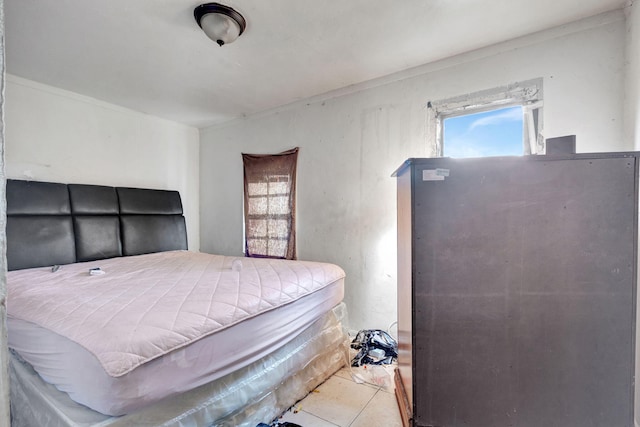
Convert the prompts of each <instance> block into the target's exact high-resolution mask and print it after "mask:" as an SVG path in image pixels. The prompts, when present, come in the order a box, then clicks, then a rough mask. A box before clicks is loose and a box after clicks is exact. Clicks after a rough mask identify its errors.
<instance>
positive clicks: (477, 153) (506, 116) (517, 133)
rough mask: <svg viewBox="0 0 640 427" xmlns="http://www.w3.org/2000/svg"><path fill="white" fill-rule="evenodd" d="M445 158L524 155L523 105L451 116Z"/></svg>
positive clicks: (445, 132) (445, 135) (445, 131)
mask: <svg viewBox="0 0 640 427" xmlns="http://www.w3.org/2000/svg"><path fill="white" fill-rule="evenodd" d="M443 122H444V123H443V142H442V148H443V155H444V156H445V157H488V156H521V155H523V154H524V148H523V113H522V107H521V106H515V107H508V108H500V109H497V110H491V111H485V112H482V113H475V114H467V115H464V116H457V117H449V118H445V119H444V120H443Z"/></svg>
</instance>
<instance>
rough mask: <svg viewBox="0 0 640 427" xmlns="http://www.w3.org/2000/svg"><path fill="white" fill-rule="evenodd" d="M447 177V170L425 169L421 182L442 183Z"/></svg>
mask: <svg viewBox="0 0 640 427" xmlns="http://www.w3.org/2000/svg"><path fill="white" fill-rule="evenodd" d="M447 176H449V169H440V168H438V169H425V170H423V171H422V180H423V181H444V178H445V177H447Z"/></svg>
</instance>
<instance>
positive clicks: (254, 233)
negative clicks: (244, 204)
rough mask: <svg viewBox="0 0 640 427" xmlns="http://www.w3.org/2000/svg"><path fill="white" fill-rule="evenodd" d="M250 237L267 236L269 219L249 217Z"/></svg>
mask: <svg viewBox="0 0 640 427" xmlns="http://www.w3.org/2000/svg"><path fill="white" fill-rule="evenodd" d="M248 234H249V236H248V237H266V236H267V220H265V219H249V227H248Z"/></svg>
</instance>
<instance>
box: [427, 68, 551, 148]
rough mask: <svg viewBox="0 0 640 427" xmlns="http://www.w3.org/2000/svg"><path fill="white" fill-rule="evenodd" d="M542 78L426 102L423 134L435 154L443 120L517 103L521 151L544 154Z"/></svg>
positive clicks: (442, 142) (441, 132)
mask: <svg viewBox="0 0 640 427" xmlns="http://www.w3.org/2000/svg"><path fill="white" fill-rule="evenodd" d="M542 96H543V93H542V79H541V78H539V79H533V80H527V81H524V82H519V83H513V84H511V85H508V86H503V87H499V88H494V89H487V90H483V91H479V92H475V93H470V94H467V95H462V96H457V97H453V98H448V99H444V100H440V101H429V102H428V103H427V135H428V138H429V142H430V147H429V148H430V151H431V152H432V153H433V154H434V155H435V156H436V157H442V156H443V152H444V145H443V144H444V132H443V131H444V126H443V124H444V120H445V119H448V118H451V117H459V116H464V115H469V114H475V113H483V112H486V111H491V110H497V109H500V108H508V107H515V106H521V107H522V113H523V153H524V154H525V155H527V154H544V153H545V150H546V147H545V141H544V136H543V121H542V118H543V114H542V106H543V101H542Z"/></svg>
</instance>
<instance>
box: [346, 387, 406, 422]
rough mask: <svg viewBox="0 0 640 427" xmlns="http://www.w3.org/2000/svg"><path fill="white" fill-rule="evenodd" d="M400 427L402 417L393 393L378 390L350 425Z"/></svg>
mask: <svg viewBox="0 0 640 427" xmlns="http://www.w3.org/2000/svg"><path fill="white" fill-rule="evenodd" d="M371 426H385V427H402V419H401V418H400V411H399V409H398V404H397V403H396V398H395V396H394V395H393V394H391V393H387V392H385V391H383V390H380V391H378V392H377V393H376V395H375V396H373V399H371V401H370V402H369V404H367V406H366V407H365V408H364V410H363V411H362V413H360V415H358V417H357V418H356V420H355V421H354V422H353V423H352V424H350V427H371Z"/></svg>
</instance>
